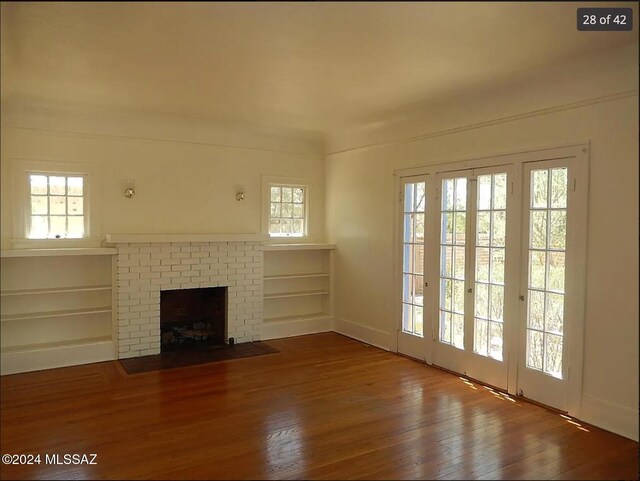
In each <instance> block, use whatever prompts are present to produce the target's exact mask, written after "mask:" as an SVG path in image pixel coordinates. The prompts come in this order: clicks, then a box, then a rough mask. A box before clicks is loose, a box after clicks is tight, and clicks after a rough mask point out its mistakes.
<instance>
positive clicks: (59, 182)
mask: <svg viewBox="0 0 640 481" xmlns="http://www.w3.org/2000/svg"><path fill="white" fill-rule="evenodd" d="M49 193H50V194H51V195H65V194H66V193H67V185H66V182H65V177H56V176H53V175H52V176H51V177H49Z"/></svg>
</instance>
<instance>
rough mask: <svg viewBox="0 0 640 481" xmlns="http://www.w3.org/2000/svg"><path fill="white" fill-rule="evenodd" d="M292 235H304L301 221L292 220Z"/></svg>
mask: <svg viewBox="0 0 640 481" xmlns="http://www.w3.org/2000/svg"><path fill="white" fill-rule="evenodd" d="M293 233H294V234H300V235H302V234H304V221H303V220H302V219H293Z"/></svg>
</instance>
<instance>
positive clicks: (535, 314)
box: [528, 291, 544, 330]
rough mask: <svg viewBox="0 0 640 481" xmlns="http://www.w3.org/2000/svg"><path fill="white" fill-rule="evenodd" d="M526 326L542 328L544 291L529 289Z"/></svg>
mask: <svg viewBox="0 0 640 481" xmlns="http://www.w3.org/2000/svg"><path fill="white" fill-rule="evenodd" d="M528 326H529V327H531V328H533V329H539V330H542V329H544V292H540V291H529V319H528Z"/></svg>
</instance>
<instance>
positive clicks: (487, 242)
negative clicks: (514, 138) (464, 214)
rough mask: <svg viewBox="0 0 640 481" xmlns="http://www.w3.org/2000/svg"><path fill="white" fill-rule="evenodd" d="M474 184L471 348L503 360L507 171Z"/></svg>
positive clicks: (480, 177)
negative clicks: (474, 223) (475, 188)
mask: <svg viewBox="0 0 640 481" xmlns="http://www.w3.org/2000/svg"><path fill="white" fill-rule="evenodd" d="M476 185H477V194H476V199H477V202H476V239H475V261H476V262H475V263H476V265H475V298H474V336H473V337H474V339H473V351H474V352H475V353H476V354H479V355H481V356H485V357H491V358H493V359H496V360H499V361H502V360H503V345H504V342H503V341H504V328H503V326H504V279H505V252H506V226H507V174H506V172H500V173H495V174H486V175H479V176H478V178H477V184H476Z"/></svg>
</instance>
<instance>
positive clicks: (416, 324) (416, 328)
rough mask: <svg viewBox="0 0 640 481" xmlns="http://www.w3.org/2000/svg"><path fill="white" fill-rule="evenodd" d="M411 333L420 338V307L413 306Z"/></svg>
mask: <svg viewBox="0 0 640 481" xmlns="http://www.w3.org/2000/svg"><path fill="white" fill-rule="evenodd" d="M413 332H414V334H417V335H418V336H422V307H421V306H413Z"/></svg>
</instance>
